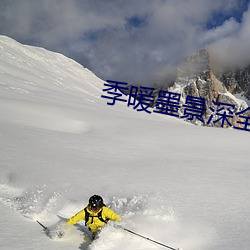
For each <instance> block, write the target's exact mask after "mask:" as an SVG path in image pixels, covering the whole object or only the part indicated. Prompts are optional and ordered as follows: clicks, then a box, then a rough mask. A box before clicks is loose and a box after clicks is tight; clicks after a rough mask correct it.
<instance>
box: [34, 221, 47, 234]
mask: <svg viewBox="0 0 250 250" xmlns="http://www.w3.org/2000/svg"><path fill="white" fill-rule="evenodd" d="M36 222H37V223H38V224H39V225H40V226H42V227H43V229H44V230H45V231H46V230H48V228H47V227H45V226H44V225H43V224H42V223H41V222H39V221H38V220H37V221H36Z"/></svg>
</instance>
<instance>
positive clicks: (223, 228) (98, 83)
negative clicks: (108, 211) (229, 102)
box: [0, 36, 250, 250]
mask: <svg viewBox="0 0 250 250" xmlns="http://www.w3.org/2000/svg"><path fill="white" fill-rule="evenodd" d="M124 70H126V69H124ZM113 80H115V79H113ZM103 88H104V81H103V80H101V79H99V78H98V77H96V76H95V75H94V74H93V73H92V72H90V71H89V70H87V69H85V68H83V67H82V66H81V65H79V64H77V63H76V62H74V61H72V60H70V59H68V58H66V57H64V56H63V55H60V54H57V53H53V52H49V51H46V50H44V49H41V48H36V47H30V46H24V45H21V44H19V43H17V42H16V41H14V40H12V39H10V38H7V37H4V36H1V37H0V148H1V150H0V156H1V165H0V201H1V202H0V212H1V215H2V216H1V224H0V228H1V234H0V249H6V250H8V249H60V250H63V249H67V250H69V249H82V250H84V249H89V250H104V249H110V250H112V249H115V250H117V249H120V250H128V249H129V250H132V249H133V250H137V249H143V250H151V249H152V250H153V249H163V247H161V246H159V245H156V244H154V243H152V242H149V241H147V240H145V239H142V238H140V237H137V236H135V235H132V234H129V233H128V232H125V231H124V230H122V229H117V228H114V227H113V225H112V224H111V225H108V226H107V227H106V228H104V229H103V230H102V232H101V234H100V237H99V238H98V239H97V240H96V241H95V242H93V243H91V242H90V240H89V239H88V237H86V235H85V234H84V232H85V231H86V228H84V223H83V222H81V223H80V224H79V225H78V226H73V227H71V228H70V229H67V230H66V233H65V237H63V238H62V239H57V238H54V239H50V238H49V237H47V235H46V234H45V233H44V231H43V230H42V227H40V226H39V225H38V224H37V223H36V220H39V221H41V222H43V223H44V224H45V225H47V226H49V227H50V228H52V229H53V228H55V226H56V225H58V224H62V223H64V222H63V220H60V219H59V217H58V215H59V216H62V217H64V218H69V217H70V216H72V215H74V214H75V213H76V212H78V211H79V210H80V209H82V208H84V206H85V205H86V204H87V202H88V198H89V196H91V195H92V194H95V193H96V194H100V195H102V196H103V197H104V200H105V202H106V204H107V205H108V206H110V207H111V208H112V209H113V210H115V211H116V212H117V213H119V214H120V215H121V216H122V217H123V222H122V223H121V224H122V226H124V227H126V228H128V229H130V230H133V231H135V232H137V233H139V234H142V235H144V236H146V237H149V238H151V239H153V240H156V241H159V242H161V243H163V244H166V245H168V246H171V247H175V248H177V247H181V248H183V249H184V250H198V249H199V250H212V249H213V250H214V249H219V250H237V249H241V250H249V249H250V238H249V235H250V199H249V196H250V180H249V179H250V168H249V138H250V133H248V132H246V131H238V130H235V129H222V128H208V127H199V126H194V125H191V124H188V123H185V122H184V121H182V120H179V119H175V118H173V117H169V116H164V115H160V114H159V115H158V114H155V113H152V114H147V113H145V112H144V113H143V112H137V111H135V110H133V108H131V107H127V106H126V104H124V103H116V104H115V105H114V106H110V105H107V99H104V98H101V95H102V94H103V92H102V89H103Z"/></svg>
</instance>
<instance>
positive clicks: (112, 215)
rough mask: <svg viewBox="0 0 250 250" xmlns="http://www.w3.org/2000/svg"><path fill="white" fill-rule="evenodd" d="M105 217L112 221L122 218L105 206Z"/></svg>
mask: <svg viewBox="0 0 250 250" xmlns="http://www.w3.org/2000/svg"><path fill="white" fill-rule="evenodd" d="M105 217H106V218H107V219H110V220H112V221H118V222H120V221H121V220H122V218H121V216H120V215H118V214H116V213H115V212H114V211H113V210H111V209H110V208H107V207H105Z"/></svg>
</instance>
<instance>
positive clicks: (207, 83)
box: [167, 49, 250, 127]
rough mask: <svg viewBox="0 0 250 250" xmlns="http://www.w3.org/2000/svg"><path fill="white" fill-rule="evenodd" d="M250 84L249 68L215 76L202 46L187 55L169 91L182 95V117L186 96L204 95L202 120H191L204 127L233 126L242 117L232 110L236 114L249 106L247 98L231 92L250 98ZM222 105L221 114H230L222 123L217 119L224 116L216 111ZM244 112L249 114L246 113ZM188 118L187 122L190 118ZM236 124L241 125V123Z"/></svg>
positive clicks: (200, 96)
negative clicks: (190, 54) (236, 95)
mask: <svg viewBox="0 0 250 250" xmlns="http://www.w3.org/2000/svg"><path fill="white" fill-rule="evenodd" d="M249 86H250V67H249V68H248V69H245V70H241V71H240V70H238V71H235V72H228V73H223V74H218V75H215V73H214V72H213V70H212V69H211V65H210V58H209V53H208V51H207V50H205V49H203V50H200V51H199V52H198V53H196V54H194V55H193V56H191V57H189V58H187V60H186V61H185V62H184V63H183V64H182V65H181V66H180V67H179V68H178V70H177V78H176V80H175V82H174V83H173V85H172V86H171V87H169V88H168V89H167V90H168V91H170V92H175V93H179V94H181V101H180V104H181V105H182V107H181V108H180V110H179V115H180V117H182V116H183V114H184V113H185V112H184V108H183V104H185V101H186V98H187V96H193V97H198V98H204V99H205V111H204V112H203V113H202V120H201V119H197V117H193V119H192V120H190V122H192V123H194V124H200V125H204V126H216V127H221V126H222V125H223V127H231V126H236V125H237V122H238V121H241V120H242V119H241V118H239V116H237V115H232V113H233V114H235V113H237V112H240V111H242V110H245V109H246V108H247V107H248V106H247V103H246V102H245V101H243V100H240V99H238V98H236V97H235V96H233V95H232V94H234V93H243V94H244V96H245V97H250V90H249ZM221 103H224V104H225V105H222V104H221ZM223 107H224V108H223ZM220 108H223V110H222V111H221V112H222V113H223V112H224V111H225V114H226V115H228V116H227V120H224V124H222V122H223V120H222V119H221V120H220V121H218V122H214V121H216V120H218V119H219V118H220V117H221V116H220V115H218V113H217V112H219V111H218V110H219V109H220ZM216 113H217V114H216ZM244 115H245V116H246V114H244ZM247 116H250V112H247ZM211 117H212V118H211ZM185 120H187V121H188V118H185ZM227 121H228V122H227ZM240 125H241V124H240ZM237 126H238V127H239V123H238V125H237Z"/></svg>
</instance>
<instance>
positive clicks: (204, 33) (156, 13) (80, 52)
mask: <svg viewBox="0 0 250 250" xmlns="http://www.w3.org/2000/svg"><path fill="white" fill-rule="evenodd" d="M247 2H248V1H246V0H242V1H238V0H221V1H217V0H211V1H206V0H201V1H196V0H181V1H174V0H155V1H150V0H144V1H140V0H131V1H122V0H117V1H111V0H106V1H102V0H84V1H80V0H72V1H67V0H60V1H59V0H46V1H32V0H23V1H7V0H3V1H1V2H0V33H1V34H5V35H8V36H11V37H13V38H15V39H17V40H18V41H20V42H24V43H29V44H34V45H39V46H42V47H45V48H48V49H51V50H54V51H58V52H61V53H64V54H66V55H67V56H69V57H71V58H73V59H76V60H77V61H79V62H80V63H82V64H83V65H84V66H86V67H88V68H90V69H91V70H92V71H93V72H95V73H96V74H97V75H98V76H100V77H101V78H103V79H111V80H118V81H127V82H129V83H141V84H145V85H150V84H153V83H154V82H156V81H158V80H159V79H164V78H165V77H166V75H167V72H169V71H171V70H170V69H171V68H172V67H174V66H175V65H176V64H178V63H179V62H180V61H181V60H183V59H184V58H185V57H187V56H188V55H190V54H192V53H193V52H195V51H197V50H199V49H200V48H203V47H211V48H212V49H213V51H214V53H216V54H217V55H218V56H219V57H220V58H223V60H222V61H224V62H226V63H227V62H228V61H230V60H231V58H230V55H229V54H231V52H232V51H234V50H238V49H236V48H237V46H240V48H239V49H240V51H239V54H238V57H239V58H240V57H241V56H242V55H244V59H243V61H247V58H246V54H247V53H244V52H246V50H248V51H249V45H248V44H249V42H247V41H249V38H250V31H249V29H250V28H249V27H250V24H249V22H250V20H249V19H250V17H249V15H250V13H249V12H250V11H249V9H247ZM229 52H230V53H229ZM234 53H235V54H237V51H234ZM232 54H233V53H232ZM233 58H235V55H233Z"/></svg>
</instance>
